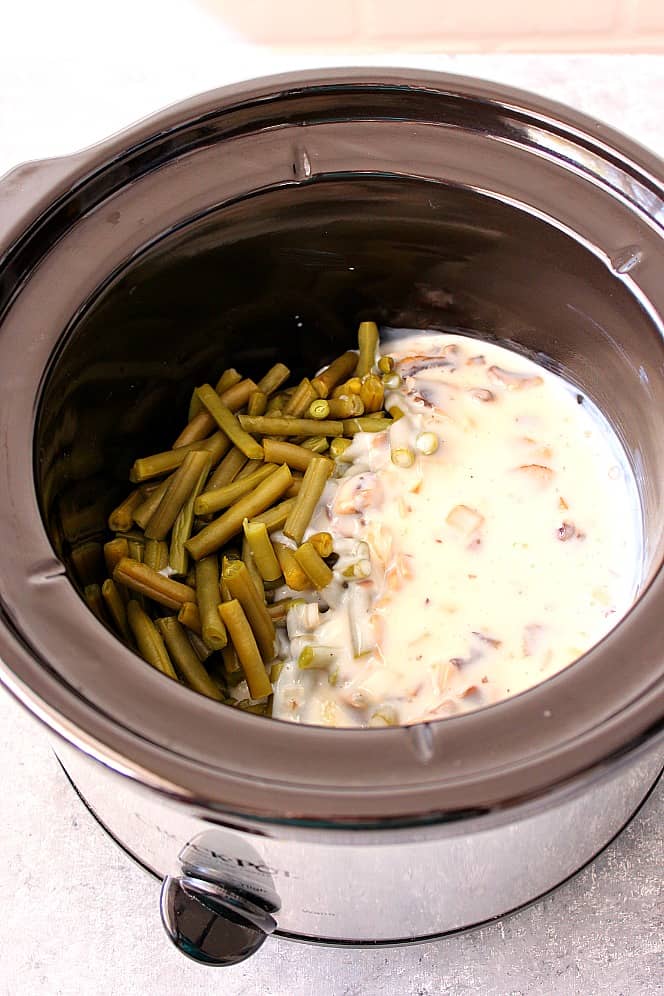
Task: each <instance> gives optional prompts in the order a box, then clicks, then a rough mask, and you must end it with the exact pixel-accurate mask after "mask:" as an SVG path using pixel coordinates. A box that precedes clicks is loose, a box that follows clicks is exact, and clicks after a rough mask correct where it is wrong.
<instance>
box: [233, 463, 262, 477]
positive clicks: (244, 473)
mask: <svg viewBox="0 0 664 996" xmlns="http://www.w3.org/2000/svg"><path fill="white" fill-rule="evenodd" d="M264 466H265V463H264V461H263V460H247V462H246V463H245V465H244V467H243V468H242V470H241V471H240V472H239V473H238V475H237V477H236V478H235V480H236V481H243V480H244V479H245V477H249V475H250V474H253V473H254V472H255V471H256V470H259V468H260V467H264Z"/></svg>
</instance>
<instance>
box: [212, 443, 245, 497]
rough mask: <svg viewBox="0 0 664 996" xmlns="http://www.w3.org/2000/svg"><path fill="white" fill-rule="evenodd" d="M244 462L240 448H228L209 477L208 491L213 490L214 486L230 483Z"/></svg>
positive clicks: (218, 486) (219, 486)
mask: <svg viewBox="0 0 664 996" xmlns="http://www.w3.org/2000/svg"><path fill="white" fill-rule="evenodd" d="M246 463H247V458H246V456H245V455H244V453H243V452H242V450H239V449H238V448H237V446H234V447H233V448H232V449H231V450H229V452H228V453H227V454H226V456H225V457H224V459H223V460H222V461H221V463H220V464H219V466H218V467H217V469H216V470H215V471H214V472H213V474H212V476H211V477H210V480H209V481H208V487H207V489H208V491H213V490H214V489H215V488H221V487H223V486H224V484H230V483H231V481H234V480H235V478H236V477H237V475H238V474H239V473H240V471H241V470H242V468H243V467H244V465H245V464H246Z"/></svg>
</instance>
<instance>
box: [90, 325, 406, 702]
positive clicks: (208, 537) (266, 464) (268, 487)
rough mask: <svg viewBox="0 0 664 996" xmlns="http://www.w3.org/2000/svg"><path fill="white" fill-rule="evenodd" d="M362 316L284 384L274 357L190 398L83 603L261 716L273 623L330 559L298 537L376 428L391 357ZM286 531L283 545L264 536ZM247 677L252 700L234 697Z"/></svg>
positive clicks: (182, 672) (117, 525) (180, 672)
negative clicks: (325, 354)
mask: <svg viewBox="0 0 664 996" xmlns="http://www.w3.org/2000/svg"><path fill="white" fill-rule="evenodd" d="M377 350H378V328H377V326H376V325H375V323H374V322H362V323H361V325H360V327H359V330H358V350H357V351H356V350H348V351H347V352H345V353H344V354H343V355H342V356H339V357H338V358H337V359H335V360H334V361H333V362H332V363H330V364H329V365H328V366H327V367H326V368H325V369H324V370H323V371H322V372H321V373H319V374H318V375H317V376H314V377H313V378H312V379H309V378H307V377H304V378H303V379H302V380H301V381H300V382H299V383H297V384H293V385H292V386H290V387H289V386H288V381H289V379H290V370H289V369H288V367H286V366H285V365H284V364H283V363H276V364H275V365H274V366H273V367H272V368H271V369H270V370H268V372H267V373H266V374H265V375H264V376H263V377H262V378H261V379H260V380H258V381H254V380H252V379H251V378H248V377H242V375H241V374H240V373H238V372H237V371H236V370H234V369H228V370H225V371H224V372H223V374H222V375H221V377H220V378H219V380H218V382H217V384H216V386H214V387H213V386H212V385H210V384H202V385H200V386H199V387H197V388H196V389H195V391H194V393H193V396H192V399H191V403H190V406H189V417H188V422H187V424H186V426H185V427H184V428H183V430H182V432H181V433H180V435H179V436H178V437H177V439H176V440H175V442H174V443H173V446H172V448H171V449H170V450H167V451H165V452H162V453H156V454H153V455H151V456H144V457H139V458H138V459H137V460H135V462H134V464H133V466H132V468H131V472H130V475H129V477H130V481H131V483H132V484H133V485H134V488H133V490H132V491H131V492H130V493H129V494H128V496H127V497H126V498H125V500H124V501H123V502H122V503H121V504H120V505H119V506H118V507H117V508H115V509H114V510H113V512H112V513H111V515H110V516H109V519H108V527H109V530H110V532H111V533H112V534H113V536H112V538H110V539H109V540H108V542H107V543H106V544H105V545H104V550H103V552H104V559H105V564H106V570H107V573H108V577H107V579H106V580H105V581H104V583H103V585H102V586H101V587H100V586H99V585H96V584H91V585H88V586H87V587H86V588H85V597H86V600H87V602H88V604H89V606H90V608H91V609H92V610H93V611H94V612H95V613H96V614H97V615H98V616H99V617H100V618H101V619H102V620H103V621H104V622H106V623H108V624H110V625H111V626H112V628H113V629H114V630H115V632H116V633H117V635H118V636H119V637H120V638H121V639H122V640H124V641H125V643H127V644H128V645H129V646H130V647H132V648H133V649H135V650H136V651H137V652H138V653H139V654H140V655H141V656H142V657H143V658H144V659H145V660H146V661H147V662H148V663H149V664H151V665H152V666H153V667H154V668H156V669H158V670H159V671H161V672H162V673H163V674H166V675H168V677H169V678H171V679H173V680H179V681H180V682H182V683H183V684H184V685H186V686H187V687H189V688H192V689H194V690H195V691H197V692H200V693H201V694H203V695H207V696H209V697H210V698H213V699H216V700H218V701H220V702H223V703H226V704H229V705H233V706H236V707H239V708H240V709H246V710H247V711H251V712H256V713H262V714H266V715H269V714H270V711H271V694H272V683H271V677H272V678H274V677H276V673H277V672H278V668H279V666H280V665H279V662H278V661H276V660H275V625H283V624H284V622H285V617H286V613H287V609H288V599H286V600H282V601H281V602H274V596H273V592H274V590H275V589H276V588H278V587H279V586H281V585H284V584H287V585H288V586H289V587H290V588H291V589H292V590H293V591H296V592H298V591H305V590H307V589H309V590H321V589H323V588H325V587H326V586H327V585H328V584H329V583H330V581H331V580H332V577H333V572H332V565H333V563H334V559H336V557H335V554H334V550H333V541H332V537H331V535H330V534H329V533H316V534H314V535H313V536H310V537H309V539H308V540H306V541H305V540H304V537H305V534H306V531H307V528H308V527H309V524H310V521H311V517H312V515H313V512H314V510H315V508H316V505H317V503H318V501H319V500H320V498H321V495H322V493H323V489H324V488H325V485H326V482H327V481H328V479H329V478H330V477H331V476H332V475H333V474H334V472H335V465H336V462H337V461H340V462H341V465H342V466H343V460H344V453H345V450H346V449H347V448H348V446H349V445H350V443H351V441H352V437H353V436H354V435H355V433H357V432H380V431H383V430H385V429H387V428H388V427H389V425H390V423H391V421H392V419H391V418H390V417H389V415H388V414H387V413H386V412H385V411H384V408H383V402H384V394H385V390H386V387H385V382H386V380H387V379H388V378H389V377H390V376H393V374H392V371H393V363H392V362H391V359H390V357H385V356H383V357H379V358H378V362H377V363H376V357H377ZM278 530H281V531H282V532H283V535H284V536H285V537H286V538H287V540H289V541H290V543H286V542H281V543H279V542H273V539H272V534H274V533H275V532H276V531H278ZM242 680H246V682H247V686H248V689H249V698H246V699H240V700H238V699H237V697H236V696H233V695H232V694H231V689H233V688H234V686H237V685H238V683H239V682H240V681H242Z"/></svg>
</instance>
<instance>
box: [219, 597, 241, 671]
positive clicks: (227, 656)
mask: <svg viewBox="0 0 664 996" xmlns="http://www.w3.org/2000/svg"><path fill="white" fill-rule="evenodd" d="M228 601H229V602H230V601H231V600H230V598H229V599H228ZM221 659H222V660H223V662H224V673H225V675H226V679H227V680H228V681H229V683H233V682H234V681H235V682H236V679H237V678H240V680H242V677H243V676H244V671H243V670H242V665H241V664H240V660H239V658H238V655H237V653H236V651H235V647H234V646H233V644H232V643H228V644H227V645H226V646H225V647H224V649H223V650H222V651H221Z"/></svg>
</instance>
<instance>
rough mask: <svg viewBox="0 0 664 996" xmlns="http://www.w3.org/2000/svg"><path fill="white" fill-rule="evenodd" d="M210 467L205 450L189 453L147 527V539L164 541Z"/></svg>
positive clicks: (208, 455)
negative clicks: (199, 479)
mask: <svg viewBox="0 0 664 996" xmlns="http://www.w3.org/2000/svg"><path fill="white" fill-rule="evenodd" d="M209 466H210V454H209V453H206V452H205V451H204V450H197V451H194V452H192V453H187V455H186V457H185V458H184V461H183V462H182V465H181V466H180V467H179V468H178V470H177V471H176V472H175V474H174V475H173V478H172V480H171V483H170V484H169V486H168V488H167V489H166V492H165V494H164V497H163V498H162V499H161V501H160V502H159V505H158V507H157V508H156V509H155V511H154V513H153V515H152V516H151V517H150V521H149V522H148V524H147V526H146V527H145V536H146V539H159V540H163V539H164V537H165V536H167V535H168V533H169V531H170V530H171V528H172V526H173V523H174V522H175V520H176V519H177V517H178V515H179V513H180V511H181V509H182V508H183V506H184V505H185V503H186V501H187V499H188V498H189V496H190V495H191V492H192V491H193V489H194V486H195V485H196V482H197V481H198V478H199V477H200V475H201V472H202V471H203V469H204V468H206V467H207V468H209Z"/></svg>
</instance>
